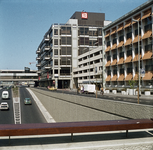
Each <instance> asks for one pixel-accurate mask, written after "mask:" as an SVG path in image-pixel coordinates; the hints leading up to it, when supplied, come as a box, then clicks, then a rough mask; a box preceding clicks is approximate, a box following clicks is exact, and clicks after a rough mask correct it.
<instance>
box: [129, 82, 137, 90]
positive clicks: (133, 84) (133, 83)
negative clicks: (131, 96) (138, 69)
mask: <svg viewBox="0 0 153 150" xmlns="http://www.w3.org/2000/svg"><path fill="white" fill-rule="evenodd" d="M135 83H136V81H135V80H129V85H130V87H131V89H133V88H134V86H135Z"/></svg>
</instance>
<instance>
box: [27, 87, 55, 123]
mask: <svg viewBox="0 0 153 150" xmlns="http://www.w3.org/2000/svg"><path fill="white" fill-rule="evenodd" d="M26 89H27V90H28V91H29V93H30V94H31V95H32V97H33V99H34V101H35V102H36V104H37V106H38V108H39V109H40V111H41V113H42V114H43V116H44V117H45V119H46V121H47V122H48V123H51V122H52V123H53V122H56V121H55V120H54V118H53V117H52V116H51V115H50V113H49V112H48V111H47V110H46V108H45V107H44V106H43V104H42V103H41V102H40V100H39V99H38V98H37V96H36V95H35V94H34V93H33V92H32V91H31V90H30V89H29V88H26Z"/></svg>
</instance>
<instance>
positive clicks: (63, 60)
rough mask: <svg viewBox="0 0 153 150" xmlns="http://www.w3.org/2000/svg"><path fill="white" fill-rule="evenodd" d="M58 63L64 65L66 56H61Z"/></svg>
mask: <svg viewBox="0 0 153 150" xmlns="http://www.w3.org/2000/svg"><path fill="white" fill-rule="evenodd" d="M60 65H66V57H61V60H60Z"/></svg>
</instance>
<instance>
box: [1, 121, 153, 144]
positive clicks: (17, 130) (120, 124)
mask: <svg viewBox="0 0 153 150" xmlns="http://www.w3.org/2000/svg"><path fill="white" fill-rule="evenodd" d="M149 128H153V119H134V120H110V121H85V122H60V123H37V124H0V136H9V142H10V137H11V136H24V135H46V134H63V133H70V134H71V140H72V141H73V133H83V132H102V131H119V130H125V131H126V137H127V136H128V130H137V129H149Z"/></svg>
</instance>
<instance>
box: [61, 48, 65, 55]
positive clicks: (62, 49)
mask: <svg viewBox="0 0 153 150" xmlns="http://www.w3.org/2000/svg"><path fill="white" fill-rule="evenodd" d="M60 55H66V47H61V52H60Z"/></svg>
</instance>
